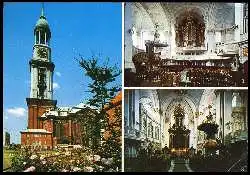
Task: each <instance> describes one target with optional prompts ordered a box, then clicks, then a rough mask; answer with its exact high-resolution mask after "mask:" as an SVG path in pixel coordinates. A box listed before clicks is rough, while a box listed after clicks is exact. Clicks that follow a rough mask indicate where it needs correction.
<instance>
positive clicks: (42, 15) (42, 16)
mask: <svg viewBox="0 0 250 175" xmlns="http://www.w3.org/2000/svg"><path fill="white" fill-rule="evenodd" d="M40 18H44V19H46V18H45V16H44V2H42V12H41V16H40Z"/></svg>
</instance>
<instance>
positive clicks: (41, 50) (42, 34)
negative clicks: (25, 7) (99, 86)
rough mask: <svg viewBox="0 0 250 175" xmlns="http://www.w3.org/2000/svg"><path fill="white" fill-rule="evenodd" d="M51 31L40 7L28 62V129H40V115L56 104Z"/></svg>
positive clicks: (41, 123)
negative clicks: (30, 56) (54, 98)
mask: <svg viewBox="0 0 250 175" xmlns="http://www.w3.org/2000/svg"><path fill="white" fill-rule="evenodd" d="M50 39H51V31H50V28H49V24H48V22H47V20H46V17H45V15H44V8H43V7H42V12H41V16H40V18H39V19H38V21H37V23H36V25H35V28H34V40H35V42H34V46H33V55H32V58H31V60H30V61H29V64H30V73H31V89H30V97H29V98H26V101H27V105H28V129H42V128H43V122H41V121H40V119H39V118H40V117H41V115H42V114H43V113H44V112H45V111H46V110H48V109H51V108H54V107H55V106H56V100H53V72H54V68H55V65H54V63H53V62H52V60H51V48H50Z"/></svg>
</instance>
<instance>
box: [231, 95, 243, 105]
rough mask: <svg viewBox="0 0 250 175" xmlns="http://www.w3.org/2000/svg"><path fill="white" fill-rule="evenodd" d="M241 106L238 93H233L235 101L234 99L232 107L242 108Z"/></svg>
mask: <svg viewBox="0 0 250 175" xmlns="http://www.w3.org/2000/svg"><path fill="white" fill-rule="evenodd" d="M240 106H241V97H240V94H239V93H238V92H234V93H233V99H232V107H233V108H234V107H240Z"/></svg>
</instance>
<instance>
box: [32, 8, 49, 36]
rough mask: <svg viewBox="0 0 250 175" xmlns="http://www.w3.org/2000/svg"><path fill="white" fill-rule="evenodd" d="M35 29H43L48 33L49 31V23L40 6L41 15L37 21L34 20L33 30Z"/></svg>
mask: <svg viewBox="0 0 250 175" xmlns="http://www.w3.org/2000/svg"><path fill="white" fill-rule="evenodd" d="M37 29H44V30H46V31H47V32H48V33H50V28H49V23H48V21H47V20H46V17H45V15H44V12H43V8H42V13H41V16H40V18H39V19H38V21H37V22H36V26H35V31H36V30H37ZM49 35H50V34H49Z"/></svg>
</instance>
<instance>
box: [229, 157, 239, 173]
mask: <svg viewBox="0 0 250 175" xmlns="http://www.w3.org/2000/svg"><path fill="white" fill-rule="evenodd" d="M241 160H242V158H241V159H239V160H238V161H236V162H235V163H234V164H233V165H232V166H231V167H230V168H229V169H228V170H227V172H230V170H231V169H232V168H234V167H235V166H236V165H237V164H238V163H239V162H240V161H241Z"/></svg>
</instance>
